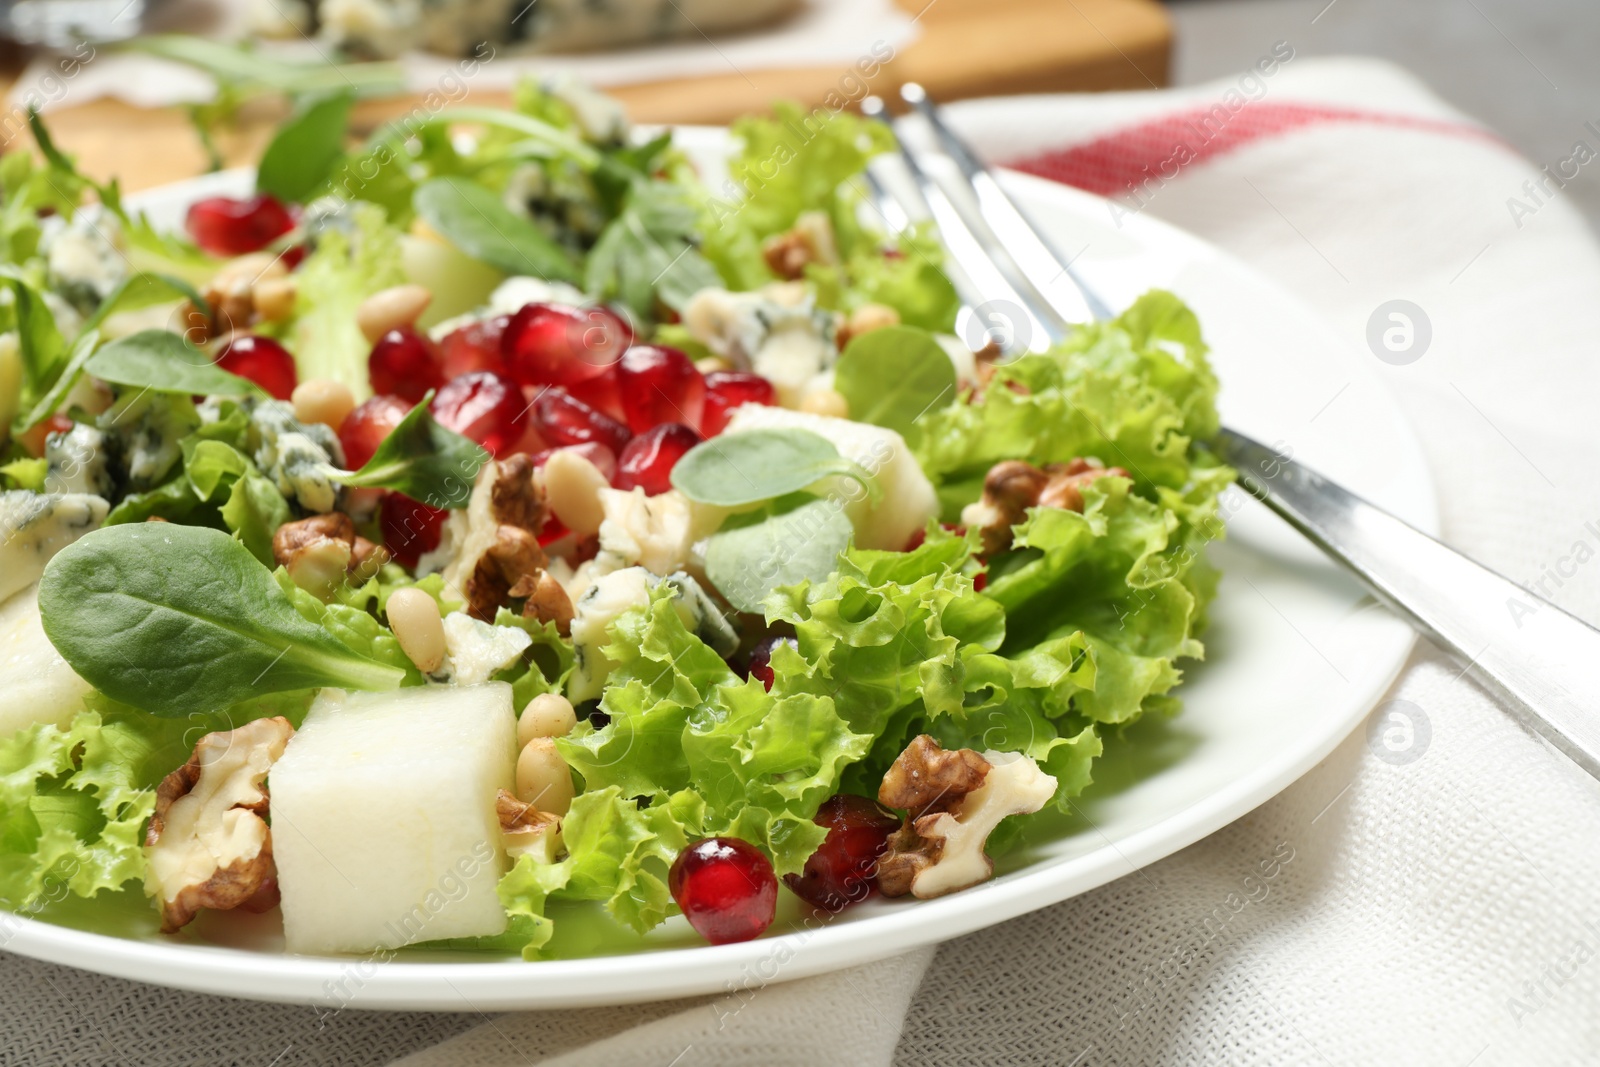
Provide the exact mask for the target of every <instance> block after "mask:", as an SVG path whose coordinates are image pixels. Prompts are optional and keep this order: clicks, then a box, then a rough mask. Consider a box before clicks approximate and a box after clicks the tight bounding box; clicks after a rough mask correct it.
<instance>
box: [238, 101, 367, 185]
mask: <svg viewBox="0 0 1600 1067" xmlns="http://www.w3.org/2000/svg"><path fill="white" fill-rule="evenodd" d="M354 101H355V94H354V92H353V91H351V90H347V91H345V92H341V93H337V94H335V95H332V96H325V97H322V98H320V99H315V100H312V101H310V102H309V103H308V104H307V105H306V106H305V107H303V108H302V109H301V110H300V111H299V112H297V113H296V114H295V115H294V116H293V117H292V118H290V119H289V121H288V122H285V123H284V124H283V125H282V126H280V127H278V132H277V133H275V134H273V137H272V143H270V144H269V145H267V150H266V151H265V152H263V153H262V155H261V162H260V164H259V165H258V166H257V168H256V188H257V189H258V190H259V191H261V192H263V193H270V194H272V195H273V196H276V197H277V198H278V199H280V200H287V201H290V202H292V203H300V202H303V201H305V200H307V199H309V198H310V197H311V195H312V194H313V193H315V192H316V191H317V190H318V189H320V188H322V187H323V186H324V185H325V184H327V181H328V176H329V175H330V174H332V173H333V168H334V165H335V164H336V163H338V162H339V160H340V159H341V158H343V156H344V139H345V131H346V129H347V128H348V127H349V124H350V105H351V104H352V103H353V102H354Z"/></svg>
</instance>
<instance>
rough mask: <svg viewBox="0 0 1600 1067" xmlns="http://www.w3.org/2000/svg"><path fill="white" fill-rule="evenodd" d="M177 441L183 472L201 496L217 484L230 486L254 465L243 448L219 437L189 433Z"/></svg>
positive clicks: (212, 492)
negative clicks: (180, 451)
mask: <svg viewBox="0 0 1600 1067" xmlns="http://www.w3.org/2000/svg"><path fill="white" fill-rule="evenodd" d="M179 445H180V447H182V449H183V469H184V473H185V474H187V475H188V476H189V484H190V485H191V486H193V487H194V491H195V495H196V496H198V497H199V498H200V499H201V500H210V499H211V498H212V497H213V496H215V495H216V493H217V490H218V489H219V488H224V487H226V486H231V485H232V484H233V483H234V482H236V481H238V480H239V478H241V477H243V475H244V473H245V471H248V470H252V469H254V468H253V466H252V464H251V463H250V460H249V459H248V458H246V456H245V454H244V453H243V452H240V451H239V450H238V449H237V448H234V447H233V446H232V445H230V444H227V443H226V442H223V441H214V440H211V439H209V438H205V437H200V436H198V435H191V436H189V437H185V438H184V439H183V440H182V441H181V442H179Z"/></svg>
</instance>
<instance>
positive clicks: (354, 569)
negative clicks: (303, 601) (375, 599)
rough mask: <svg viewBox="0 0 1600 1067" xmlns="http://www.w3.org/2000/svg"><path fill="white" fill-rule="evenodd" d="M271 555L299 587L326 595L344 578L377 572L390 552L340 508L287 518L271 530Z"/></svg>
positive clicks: (356, 580) (351, 579)
mask: <svg viewBox="0 0 1600 1067" xmlns="http://www.w3.org/2000/svg"><path fill="white" fill-rule="evenodd" d="M272 558H273V560H274V562H276V563H277V564H278V565H279V566H280V567H283V568H284V569H285V570H287V571H288V572H289V578H290V580H292V581H293V582H294V584H295V585H298V586H299V587H300V588H301V589H304V590H305V591H306V592H308V593H311V594H313V595H315V596H319V597H322V598H323V599H326V598H327V597H329V596H332V595H333V591H334V590H335V589H337V588H338V587H339V586H340V585H342V584H343V583H345V582H351V583H354V584H360V583H361V582H364V581H366V580H367V579H369V578H371V577H372V576H373V575H374V574H377V573H378V568H379V567H382V566H383V565H384V563H386V562H387V561H388V559H389V553H388V552H387V551H385V550H384V549H383V548H380V547H379V546H378V545H375V544H373V543H372V542H371V541H368V540H367V539H366V538H365V537H360V536H357V534H356V528H355V523H353V522H351V521H350V516H348V515H346V514H344V513H343V512H341V511H330V512H328V513H327V514H325V515H313V516H311V517H310V518H309V519H299V520H297V521H295V522H286V523H284V524H283V525H282V526H280V527H278V528H277V530H275V531H274V532H273V534H272Z"/></svg>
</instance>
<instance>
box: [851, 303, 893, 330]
mask: <svg viewBox="0 0 1600 1067" xmlns="http://www.w3.org/2000/svg"><path fill="white" fill-rule="evenodd" d="M898 325H900V313H899V312H898V311H896V310H895V309H894V308H892V307H889V306H888V305H886V304H862V305H861V306H860V307H858V308H856V309H855V311H853V312H852V313H851V315H850V336H851V337H860V336H861V335H862V334H864V333H871V332H872V331H873V330H881V329H883V328H884V327H885V326H898Z"/></svg>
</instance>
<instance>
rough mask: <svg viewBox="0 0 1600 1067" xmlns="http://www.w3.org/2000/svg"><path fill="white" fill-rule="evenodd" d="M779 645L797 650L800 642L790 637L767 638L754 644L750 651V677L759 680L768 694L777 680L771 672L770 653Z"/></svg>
mask: <svg viewBox="0 0 1600 1067" xmlns="http://www.w3.org/2000/svg"><path fill="white" fill-rule="evenodd" d="M779 645H788V646H789V647H790V648H799V647H800V642H798V641H796V640H795V639H794V638H792V637H768V638H766V639H764V640H762V641H758V642H756V646H755V647H754V648H752V649H751V650H750V662H749V671H750V677H752V678H756V679H759V680H760V682H761V684H762V685H764V686H766V687H767V692H769V693H770V692H772V683H773V682H775V681H777V678H778V676H777V675H776V674H775V673H773V670H772V653H773V650H775V649H776V648H777V647H778V646H779Z"/></svg>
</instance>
